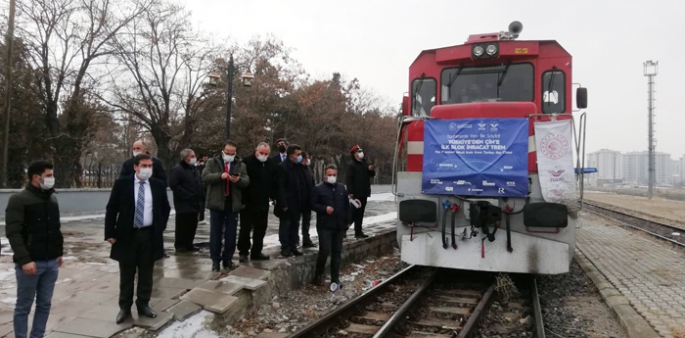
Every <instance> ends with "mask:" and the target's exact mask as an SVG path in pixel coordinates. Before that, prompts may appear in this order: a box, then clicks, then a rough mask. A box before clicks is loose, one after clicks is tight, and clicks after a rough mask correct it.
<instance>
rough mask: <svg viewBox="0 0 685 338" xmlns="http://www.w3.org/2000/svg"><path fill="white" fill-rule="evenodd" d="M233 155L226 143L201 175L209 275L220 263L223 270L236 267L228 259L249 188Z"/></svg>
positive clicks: (235, 149)
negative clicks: (210, 268) (243, 199)
mask: <svg viewBox="0 0 685 338" xmlns="http://www.w3.org/2000/svg"><path fill="white" fill-rule="evenodd" d="M237 152H238V147H237V145H236V144H235V143H234V142H233V141H226V142H225V143H224V147H223V150H222V151H221V155H220V156H216V157H214V158H212V159H210V160H209V161H207V164H206V165H205V169H204V170H203V171H202V182H203V183H205V184H206V185H207V198H206V204H207V209H209V213H210V216H209V227H210V232H209V254H210V256H211V258H212V271H219V261H221V260H223V266H224V269H234V268H235V267H236V265H235V264H233V262H232V261H231V258H232V257H233V254H234V253H235V246H236V233H237V229H238V215H239V213H240V210H241V209H242V191H243V189H245V188H247V186H248V185H249V184H250V178H249V177H248V176H247V167H246V166H245V164H244V163H243V162H242V161H241V160H240V158H238V157H237V156H236V154H237ZM224 228H225V230H224ZM222 238H223V240H224V244H223V252H222V245H221V240H222Z"/></svg>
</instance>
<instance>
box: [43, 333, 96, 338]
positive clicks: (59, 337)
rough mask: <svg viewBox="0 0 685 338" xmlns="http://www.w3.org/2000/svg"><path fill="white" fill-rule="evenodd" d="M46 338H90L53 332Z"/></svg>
mask: <svg viewBox="0 0 685 338" xmlns="http://www.w3.org/2000/svg"><path fill="white" fill-rule="evenodd" d="M46 338H88V336H82V335H78V334H71V333H63V332H53V333H51V334H49V335H47V336H46Z"/></svg>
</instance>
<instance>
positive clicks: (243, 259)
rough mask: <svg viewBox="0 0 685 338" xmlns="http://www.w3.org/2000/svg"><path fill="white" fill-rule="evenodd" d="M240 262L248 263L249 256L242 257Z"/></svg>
mask: <svg viewBox="0 0 685 338" xmlns="http://www.w3.org/2000/svg"><path fill="white" fill-rule="evenodd" d="M238 261H239V262H240V263H247V255H240V259H239V260H238Z"/></svg>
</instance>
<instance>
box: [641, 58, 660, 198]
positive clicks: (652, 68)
mask: <svg viewBox="0 0 685 338" xmlns="http://www.w3.org/2000/svg"><path fill="white" fill-rule="evenodd" d="M658 73H659V61H657V62H654V61H652V60H649V61H647V62H645V63H644V74H645V76H646V77H647V79H648V83H647V85H648V88H649V90H648V92H647V94H648V98H647V109H648V110H649V113H648V114H649V115H648V122H647V123H648V126H647V128H648V131H647V138H648V142H649V147H648V148H647V149H648V154H647V156H649V158H648V159H647V160H648V166H649V168H648V170H647V177H648V179H647V182H648V183H647V184H648V185H647V198H649V199H652V196H654V186H655V185H656V175H655V174H656V172H655V170H656V168H655V165H656V163H655V162H656V161H655V155H656V154H655V150H656V149H655V148H656V140H655V139H654V109H655V107H654V101H655V100H656V99H655V98H654V92H655V90H654V77H655V76H656V75H657V74H658Z"/></svg>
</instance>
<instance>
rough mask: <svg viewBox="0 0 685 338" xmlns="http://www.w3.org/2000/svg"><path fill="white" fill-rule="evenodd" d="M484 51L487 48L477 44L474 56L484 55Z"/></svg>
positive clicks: (474, 48)
mask: <svg viewBox="0 0 685 338" xmlns="http://www.w3.org/2000/svg"><path fill="white" fill-rule="evenodd" d="M484 51H485V50H484V49H483V46H476V47H473V56H475V57H480V56H482V55H483V52H484Z"/></svg>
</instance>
